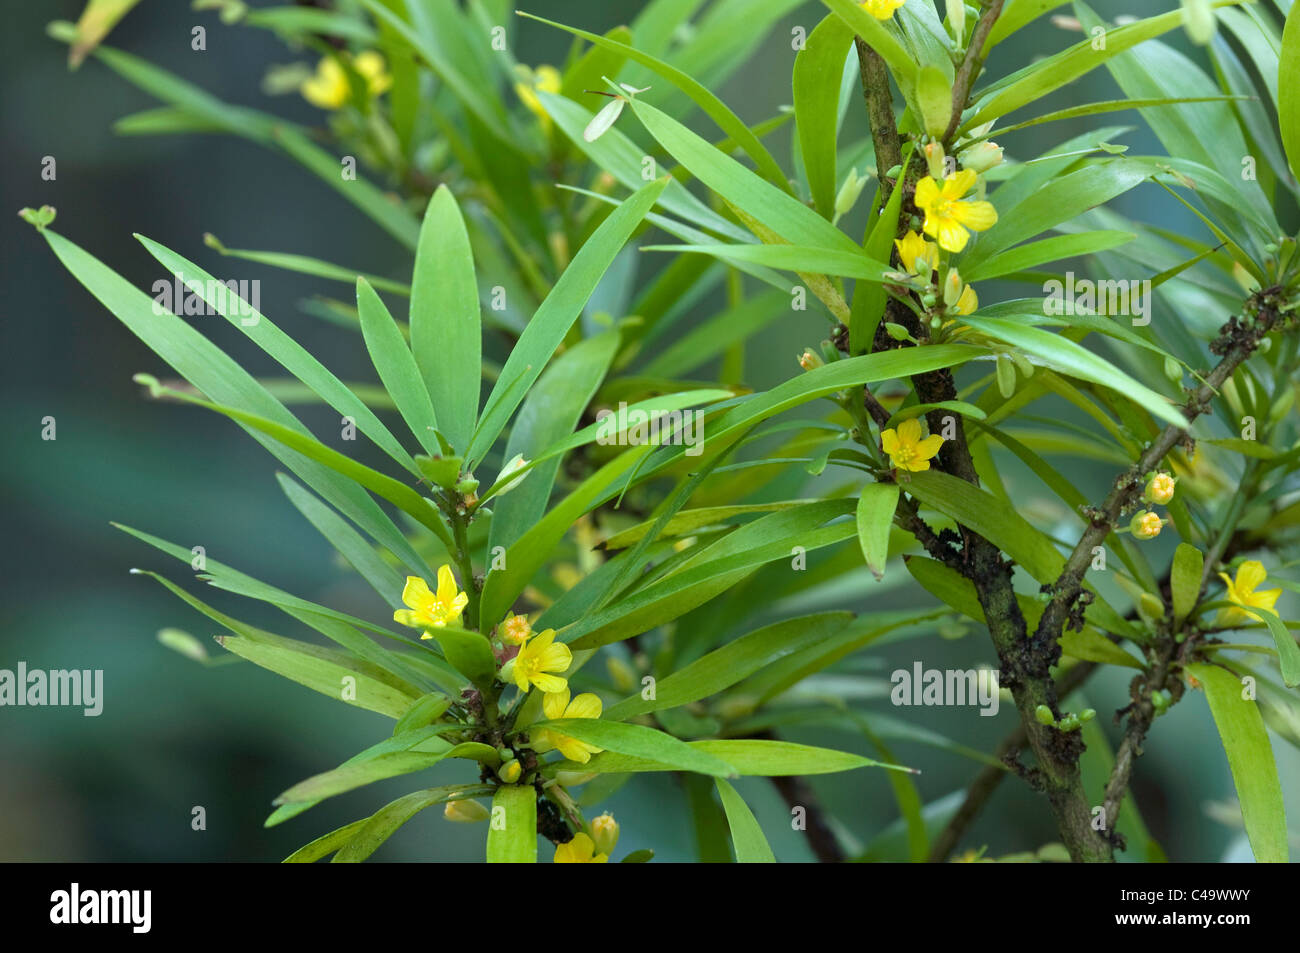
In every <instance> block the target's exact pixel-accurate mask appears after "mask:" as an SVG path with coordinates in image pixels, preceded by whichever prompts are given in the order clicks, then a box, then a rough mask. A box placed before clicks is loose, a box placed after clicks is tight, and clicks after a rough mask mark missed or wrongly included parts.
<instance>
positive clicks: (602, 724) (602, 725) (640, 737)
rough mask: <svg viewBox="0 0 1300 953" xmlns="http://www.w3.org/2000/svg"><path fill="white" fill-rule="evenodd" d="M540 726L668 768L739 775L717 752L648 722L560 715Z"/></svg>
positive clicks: (718, 774) (718, 775) (721, 774)
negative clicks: (634, 723)
mask: <svg viewBox="0 0 1300 953" xmlns="http://www.w3.org/2000/svg"><path fill="white" fill-rule="evenodd" d="M536 727H538V728H546V729H548V730H552V731H555V732H558V733H559V734H563V735H567V736H569V737H570V738H576V739H577V740H578V741H585V742H587V743H588V744H592V745H596V746H597V747H600V748H603V749H604V750H605V751H609V752H613V753H614V754H619V755H625V756H628V757H632V758H636V759H642V760H645V761H651V762H654V763H655V764H658V765H662V766H663V769H664V770H671V771H694V772H696V773H697V774H708V775H711V776H713V777H718V778H732V777H735V776H736V771H735V769H734V768H732V766H731V765H730V764H728V763H727V762H726V761H725V760H723V759H722V758H720V757H718V756H717V755H714V754H710V753H709V752H708V751H707V750H704V749H701V748H699V747H698V746H696V745H688V744H687V743H686V742H684V741H679V740H678V739H676V738H674V737H673V736H672V735H669V734H665V733H664V732H662V731H656V730H655V729H654V728H647V727H645V726H644V725H629V724H627V723H626V722H620V721H605V720H604V719H601V718H560V719H557V720H556V721H546V722H541V723H540V724H538V725H537V726H536Z"/></svg>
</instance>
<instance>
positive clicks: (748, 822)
mask: <svg viewBox="0 0 1300 953" xmlns="http://www.w3.org/2000/svg"><path fill="white" fill-rule="evenodd" d="M714 784H716V785H717V786H718V795H719V796H720V797H721V798H722V809H723V810H724V811H726V812H727V825H728V826H729V827H730V828H731V843H732V846H733V847H735V849H736V863H738V864H775V863H776V856H775V855H774V854H773V853H772V847H771V845H769V844H768V842H767V838H766V837H764V836H763V829H762V828H761V827H759V826H758V821H757V820H755V819H754V814H753V812H752V811H750V809H749V805H747V804H746V803H745V802H744V800H743V799H742V798H741V796H740V795H739V794H737V793H736V789H735V788H733V787H732V786H731V785H730V784H728V783H727V782H726V781H724V780H722V778H717V779H715V781H714Z"/></svg>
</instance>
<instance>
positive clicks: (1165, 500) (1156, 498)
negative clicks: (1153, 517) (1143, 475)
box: [1142, 471, 1174, 506]
mask: <svg viewBox="0 0 1300 953" xmlns="http://www.w3.org/2000/svg"><path fill="white" fill-rule="evenodd" d="M1173 498H1174V478H1173V477H1171V476H1170V475H1169V474H1168V473H1165V472H1163V471H1161V472H1160V473H1153V474H1151V479H1149V480H1147V486H1146V489H1145V490H1144V491H1143V492H1142V499H1144V500H1145V501H1146V502H1148V503H1159V504H1160V505H1161V506H1168V505H1169V501H1170V500H1172V499H1173Z"/></svg>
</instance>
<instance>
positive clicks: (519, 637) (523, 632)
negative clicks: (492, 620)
mask: <svg viewBox="0 0 1300 953" xmlns="http://www.w3.org/2000/svg"><path fill="white" fill-rule="evenodd" d="M532 634H533V627H532V626H531V625H529V623H528V617H527V616H523V615H512V616H506V620H505V621H504V622H502V623H501V625H499V626H498V627H497V635H499V636H500V637H501V641H502V642H504V643H505V644H506V645H523V644H524V643H525V642H527V641H528V637H529V636H531V635H532Z"/></svg>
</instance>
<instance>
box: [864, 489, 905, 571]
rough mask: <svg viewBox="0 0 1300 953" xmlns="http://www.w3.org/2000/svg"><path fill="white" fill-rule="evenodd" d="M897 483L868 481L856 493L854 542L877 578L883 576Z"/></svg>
mask: <svg viewBox="0 0 1300 953" xmlns="http://www.w3.org/2000/svg"><path fill="white" fill-rule="evenodd" d="M898 493H899V490H898V484H897V483H868V484H867V485H866V486H864V487H863V488H862V493H861V494H860V495H859V496H858V512H857V522H858V543H859V544H861V546H862V555H863V557H864V558H865V559H866V560H867V568H868V569H870V570H871V573H872V575H874V576H875V577H876V578H877V579H880V578H882V577H883V576H884V575H885V561H886V560H887V559H888V558H889V529H890V527H891V526H893V525H894V510H896V509H898Z"/></svg>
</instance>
